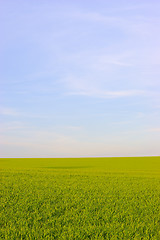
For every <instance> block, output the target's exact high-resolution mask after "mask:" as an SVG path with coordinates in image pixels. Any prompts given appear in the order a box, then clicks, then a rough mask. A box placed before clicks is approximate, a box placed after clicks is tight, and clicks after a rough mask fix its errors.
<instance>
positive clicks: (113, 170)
mask: <svg viewBox="0 0 160 240" xmlns="http://www.w3.org/2000/svg"><path fill="white" fill-rule="evenodd" d="M0 169H1V173H0V174H1V180H0V183H1V187H0V189H1V199H0V214H1V215H0V239H8V240H18V239H36V240H40V239H60V240H63V239H66V240H67V239H68V240H72V239H76V240H83V239H114V240H116V239H121V240H122V239H126V240H131V239H136V240H140V239H143V240H145V239H154V240H159V239H160V157H141V158H138V157H137V158H79V159H74V158H72V159H47V158H46V159H42V158H41V159H2V158H1V159H0Z"/></svg>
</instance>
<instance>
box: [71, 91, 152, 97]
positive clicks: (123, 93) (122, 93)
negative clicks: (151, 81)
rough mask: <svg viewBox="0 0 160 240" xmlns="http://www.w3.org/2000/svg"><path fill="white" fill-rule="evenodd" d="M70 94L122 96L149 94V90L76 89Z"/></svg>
mask: <svg viewBox="0 0 160 240" xmlns="http://www.w3.org/2000/svg"><path fill="white" fill-rule="evenodd" d="M68 94H69V95H82V96H88V97H98V98H120V97H132V96H147V95H148V92H146V91H141V90H126V91H103V90H100V91H94V92H93V91H75V92H69V93H68Z"/></svg>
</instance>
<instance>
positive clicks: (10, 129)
mask: <svg viewBox="0 0 160 240" xmlns="http://www.w3.org/2000/svg"><path fill="white" fill-rule="evenodd" d="M0 32H1V38H0V55H1V58H0V157H84V156H90V157H92V156H93V157H96V156H103V157H104V156H106V157H107V156H148V155H160V1H158V0H153V1H149V0H141V1H139V0H131V1H128V0H112V1H109V0H108V1H106V0H92V1H91V0H85V1H84V0H77V1H73V0H65V1H64V0H59V1H55V0H53V1H52V0H45V1H44V0H43V1H42V0H39V1H36V0H27V1H25V0H14V1H13V0H12V1H11V0H5V1H3V0H0Z"/></svg>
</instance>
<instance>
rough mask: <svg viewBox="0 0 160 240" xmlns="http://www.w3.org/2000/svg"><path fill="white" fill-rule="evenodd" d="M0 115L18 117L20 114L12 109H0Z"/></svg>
mask: <svg viewBox="0 0 160 240" xmlns="http://www.w3.org/2000/svg"><path fill="white" fill-rule="evenodd" d="M0 114H1V115H8V116H18V115H19V113H18V112H17V111H16V110H14V109H12V108H8V107H0Z"/></svg>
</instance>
